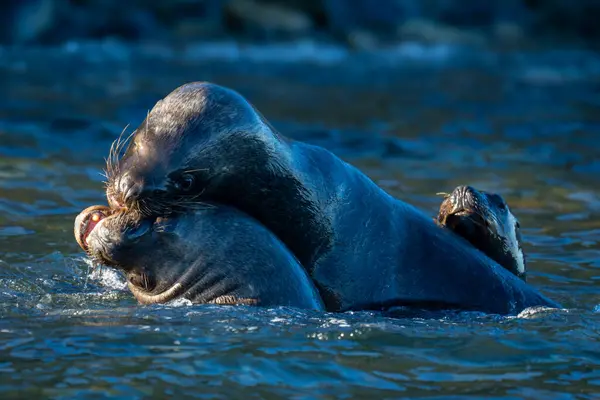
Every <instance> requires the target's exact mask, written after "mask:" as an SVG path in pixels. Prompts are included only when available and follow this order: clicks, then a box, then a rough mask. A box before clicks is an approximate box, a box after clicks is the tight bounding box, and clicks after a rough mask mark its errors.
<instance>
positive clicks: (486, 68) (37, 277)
mask: <svg viewBox="0 0 600 400" xmlns="http://www.w3.org/2000/svg"><path fill="white" fill-rule="evenodd" d="M566 58H568V59H569V60H570V62H569V63H568V64H567V63H566V62H565V59H566ZM574 59H575V60H577V62H573V60H574ZM573 65H576V67H573ZM0 68H1V69H2V73H1V74H0V76H1V78H0V80H1V82H0V83H1V87H2V91H3V96H2V99H3V102H2V104H1V105H0V300H1V304H0V316H1V319H0V392H1V393H2V398H11V397H12V398H14V397H18V396H21V397H27V398H32V397H36V396H42V397H46V398H47V397H51V398H72V397H73V396H77V397H78V398H97V396H107V397H111V396H112V397H115V398H119V397H128V398H147V397H152V396H156V397H161V396H167V395H168V396H172V395H188V396H197V397H201V396H205V395H209V394H214V395H216V396H217V397H219V396H220V397H227V398H247V397H248V392H247V390H249V389H251V390H252V391H253V392H254V393H256V394H258V395H260V396H261V397H266V398H271V397H278V396H284V397H291V396H301V395H314V394H317V393H319V394H322V395H328V394H329V395H336V396H340V395H348V396H353V397H359V396H363V397H364V396H369V397H388V396H393V397H412V396H430V398H435V397H436V396H440V395H441V394H443V396H442V397H443V398H449V396H452V395H457V396H458V395H463V396H473V397H482V398H495V397H497V398H500V397H501V398H536V399H537V398H594V397H595V396H597V393H598V392H600V389H599V388H598V386H599V385H600V372H599V371H600V369H598V365H599V364H600V354H599V352H598V346H597V334H598V330H599V327H600V319H599V317H598V315H597V314H596V313H595V312H594V306H595V305H596V304H598V303H600V295H599V294H598V291H597V289H596V286H597V285H596V282H597V280H598V279H599V278H600V275H599V274H598V268H599V267H600V250H599V247H598V242H599V241H600V222H599V221H600V219H599V218H598V216H599V214H600V198H599V196H600V193H599V192H598V183H599V179H600V178H598V177H599V176H600V161H599V159H598V154H599V153H598V152H599V150H600V142H599V141H598V137H599V134H600V113H599V112H598V111H599V107H600V93H599V92H598V88H599V87H600V86H599V83H600V59H599V58H598V57H597V56H595V55H593V54H584V53H573V54H571V53H562V52H545V53H537V54H535V53H531V54H524V53H521V54H518V53H508V54H496V53H487V52H484V51H481V52H477V53H475V52H461V50H454V49H451V48H444V47H439V48H438V47H431V48H417V47H410V46H408V47H402V48H398V49H395V50H393V51H392V50H389V51H387V52H381V53H378V54H360V53H356V54H353V53H348V52H346V51H345V50H341V49H338V48H334V47H332V48H321V49H315V48H313V47H311V46H308V45H307V46H304V47H303V46H300V47H296V48H279V49H273V48H268V47H255V48H253V47H245V48H238V47H236V46H234V45H229V44H225V45H221V46H216V45H215V46H212V45H205V46H204V47H202V48H199V47H195V48H183V49H181V50H179V51H177V52H175V51H174V50H172V49H164V48H157V47H154V48H153V47H139V48H134V47H124V46H121V45H119V44H116V43H112V44H111V43H109V42H106V43H104V44H79V45H76V44H70V45H68V46H65V47H63V48H61V49H60V51H55V50H53V51H52V50H36V49H29V50H7V49H4V50H2V53H1V57H0ZM194 80H211V81H215V82H217V83H220V84H223V85H227V86H231V87H233V88H235V89H237V90H239V91H240V92H241V93H242V94H243V95H245V96H247V97H248V98H249V99H250V100H251V101H252V102H253V103H254V104H255V105H256V106H257V107H258V108H259V109H260V110H261V111H262V112H263V113H264V114H265V115H266V116H267V118H269V119H270V120H271V121H272V122H273V123H274V125H275V126H276V127H277V128H278V129H280V130H281V131H282V132H284V133H285V134H287V135H289V136H291V137H294V138H297V139H301V140H305V141H307V142H311V143H315V144H319V145H322V146H324V147H327V148H329V149H331V150H333V151H334V152H335V153H336V154H338V155H339V156H341V157H342V158H344V159H346V160H348V161H349V162H351V163H353V164H355V165H357V166H358V167H359V168H361V169H362V170H363V171H364V172H366V173H367V174H368V175H369V176H370V177H372V178H373V179H374V180H375V181H376V182H377V183H378V184H379V185H381V186H382V187H384V188H385V189H386V190H388V191H389V192H390V193H392V194H393V195H395V196H397V197H400V198H402V199H404V200H406V201H408V202H410V203H413V204H415V205H417V206H419V207H421V208H422V209H424V210H426V211H427V212H429V213H431V214H432V215H433V213H434V212H435V211H436V209H437V207H438V205H439V202H440V198H439V197H437V196H435V193H436V192H439V191H447V190H450V189H452V188H453V187H454V186H456V185H458V184H465V183H468V184H472V185H474V186H476V187H478V188H481V189H486V190H492V191H496V192H499V193H501V194H502V195H503V196H504V197H505V198H506V199H507V201H508V203H509V204H511V206H512V208H513V209H514V210H515V213H516V214H517V215H518V217H519V219H520V220H521V225H522V226H523V227H524V241H525V243H524V245H525V250H526V252H527V255H528V259H529V264H528V265H529V270H530V273H529V277H530V278H529V280H530V282H531V284H532V285H535V286H536V287H539V288H540V290H541V291H543V292H544V293H545V294H546V295H548V296H549V297H551V298H554V299H557V300H558V301H560V302H561V303H562V304H564V305H565V306H566V307H567V310H564V311H561V312H554V313H547V312H538V313H529V314H524V315H521V316H519V317H518V318H500V317H497V316H489V315H487V316H486V315H481V314H476V313H475V314H473V313H471V314H458V315H430V316H428V317H427V318H423V317H420V318H419V317H416V318H408V317H407V316H402V315H396V317H397V318H391V317H390V316H383V315H377V314H374V313H367V312H362V313H344V314H339V315H335V314H315V313H310V312H300V311H298V310H293V309H284V308H282V309H249V308H246V307H214V306H189V305H187V304H184V303H183V304H171V305H164V306H153V307H140V306H138V305H136V303H135V302H134V301H133V299H132V297H131V295H130V294H129V293H128V292H127V291H126V289H125V287H124V284H123V281H122V279H121V278H120V277H119V276H118V275H117V274H116V273H114V272H112V271H111V270H108V269H103V270H97V269H96V270H92V269H90V267H89V265H88V264H87V263H86V262H85V261H84V258H83V254H82V252H81V251H80V250H79V248H78V246H77V244H76V243H75V241H74V239H73V234H72V223H73V219H74V217H75V215H76V214H77V213H78V212H79V211H80V210H81V209H83V208H84V207H86V206H88V205H90V204H97V203H102V202H104V196H103V187H102V179H103V178H102V176H101V172H102V168H103V162H104V161H103V157H105V156H106V154H107V153H108V149H109V147H110V143H111V141H112V140H113V139H114V138H115V137H116V136H117V135H118V134H119V133H121V131H122V129H123V127H125V126H126V125H127V124H130V127H131V128H130V129H132V128H133V127H135V126H136V125H137V124H138V123H139V122H141V120H142V119H143V117H144V116H145V114H146V112H147V111H148V109H149V108H151V107H152V106H153V105H154V103H155V102H156V101H157V100H158V99H159V98H161V97H163V96H164V95H165V94H167V93H168V92H169V91H171V90H172V89H173V88H175V87H177V86H179V85H181V84H182V83H185V82H188V81H194ZM457 279H460V277H457ZM442 397H439V398H442Z"/></svg>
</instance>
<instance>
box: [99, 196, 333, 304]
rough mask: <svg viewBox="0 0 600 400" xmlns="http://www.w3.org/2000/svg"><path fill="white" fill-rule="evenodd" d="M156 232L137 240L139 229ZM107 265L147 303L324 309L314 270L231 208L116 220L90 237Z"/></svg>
mask: <svg viewBox="0 0 600 400" xmlns="http://www.w3.org/2000/svg"><path fill="white" fill-rule="evenodd" d="M140 225H141V226H143V227H144V228H148V229H149V230H148V231H147V232H146V230H145V229H144V230H143V231H144V232H146V233H145V234H144V235H142V236H141V237H139V238H136V239H134V240H132V239H130V238H129V236H128V233H127V232H129V231H130V230H131V229H135V228H136V227H139V226H140ZM89 243H90V249H89V254H90V255H92V257H94V258H95V259H96V260H97V261H98V262H99V263H102V264H106V265H110V266H112V267H114V268H117V269H119V270H121V271H122V272H124V273H125V275H126V277H127V280H128V284H129V288H130V290H131V291H132V293H133V294H134V296H135V297H136V298H137V299H138V301H140V303H142V304H152V303H164V302H167V301H171V300H174V299H177V298H180V297H183V298H186V299H188V300H190V301H192V302H194V303H216V304H253V305H259V306H266V307H274V306H291V307H298V308H309V309H314V310H322V309H323V305H322V302H321V299H320V297H319V295H318V292H317V290H316V288H315V287H314V285H313V284H312V282H311V281H310V278H309V277H308V275H307V273H306V271H304V269H303V268H302V266H301V265H300V264H299V263H298V261H297V260H296V259H295V258H294V257H293V255H292V254H291V253H290V252H289V251H288V250H287V249H286V248H285V246H284V245H283V244H282V243H281V242H280V241H279V240H278V239H277V238H276V237H275V236H274V235H273V234H271V233H270V232H269V231H268V230H267V229H265V228H264V227H263V226H262V225H260V224H259V223H257V222H256V221H255V220H253V219H252V218H250V217H248V216H246V215H244V214H242V213H241V212H239V211H237V210H234V209H231V208H228V207H213V208H210V209H204V210H199V211H193V212H190V213H187V214H184V215H179V216H176V217H172V218H159V219H157V220H156V221H152V220H150V221H149V220H141V221H140V220H138V221H134V219H131V218H129V217H127V214H126V213H116V214H114V215H112V216H110V217H108V218H106V219H104V220H103V221H102V222H101V223H99V224H98V225H97V226H96V228H95V229H94V230H93V231H92V233H91V234H90V237H89Z"/></svg>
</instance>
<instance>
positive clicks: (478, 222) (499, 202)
mask: <svg viewBox="0 0 600 400" xmlns="http://www.w3.org/2000/svg"><path fill="white" fill-rule="evenodd" d="M458 212H461V215H457V213H458ZM436 221H437V223H438V224H439V225H441V226H443V227H446V228H448V229H450V230H452V231H453V232H454V233H456V234H457V235H459V236H462V237H463V238H465V239H466V240H468V241H469V243H471V244H472V245H473V246H475V247H476V248H478V249H479V250H481V251H482V252H484V253H485V254H486V255H487V256H488V257H490V258H491V259H493V260H494V261H496V262H497V263H498V264H500V265H501V266H503V267H504V268H506V269H507V270H508V271H510V272H511V273H513V274H514V275H516V276H518V277H519V278H521V279H523V280H525V281H526V280H527V270H526V257H525V254H524V253H523V250H522V243H521V233H520V226H519V223H518V220H517V219H516V217H515V216H514V215H513V213H512V212H511V210H510V207H509V206H508V204H506V201H505V200H504V199H503V198H502V197H501V196H500V195H498V194H495V193H487V192H484V191H480V190H477V189H475V188H473V187H470V186H459V187H457V188H455V189H454V190H453V191H452V193H450V194H446V195H445V198H444V201H443V202H442V204H441V205H440V209H439V213H438V216H437V218H436Z"/></svg>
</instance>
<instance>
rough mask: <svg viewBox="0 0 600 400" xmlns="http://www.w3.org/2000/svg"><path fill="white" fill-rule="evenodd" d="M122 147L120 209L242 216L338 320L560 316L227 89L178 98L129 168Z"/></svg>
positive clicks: (115, 168) (147, 132) (130, 158)
mask: <svg viewBox="0 0 600 400" xmlns="http://www.w3.org/2000/svg"><path fill="white" fill-rule="evenodd" d="M118 147H119V146H117V149H116V151H115V152H113V157H111V162H110V163H109V168H108V173H109V183H108V187H107V197H108V200H109V203H110V204H111V206H112V207H113V208H116V209H123V210H125V211H124V212H129V213H132V212H134V211H136V212H140V213H141V214H143V215H145V216H160V215H169V214H172V213H177V212H184V211H185V210H186V209H188V208H190V207H193V206H194V204H195V202H197V201H199V200H202V201H212V202H216V203H219V204H226V205H228V206H231V207H235V208H237V209H239V210H241V211H243V212H244V213H246V214H248V215H251V216H252V217H254V218H255V219H257V220H258V221H259V222H260V223H262V224H263V225H264V226H265V227H267V228H268V229H269V230H270V231H271V232H273V233H274V234H275V235H276V236H277V237H278V238H279V239H280V240H281V241H282V242H283V243H284V244H285V245H286V246H287V247H288V248H289V249H290V250H291V251H292V252H293V253H294V255H295V256H296V257H297V259H298V260H299V261H300V262H301V264H302V265H303V266H304V268H305V269H306V270H307V271H308V273H309V274H310V276H311V278H312V280H313V282H314V283H315V285H316V286H317V289H318V290H319V293H320V294H321V297H322V299H323V301H324V303H325V306H326V308H327V309H328V310H330V311H346V310H363V309H370V310H375V309H385V308H388V307H392V306H402V305H415V306H420V307H435V308H458V309H467V310H480V311H485V312H491V313H500V314H509V313H518V312H519V311H521V310H523V309H524V308H527V307H530V306H539V305H543V306H550V307H552V306H557V305H556V303H554V302H552V301H551V300H549V299H547V298H546V297H544V296H542V295H541V294H540V293H538V292H537V291H536V290H535V289H534V288H533V287H531V286H529V285H527V284H526V283H525V282H523V281H522V280H520V279H518V278H517V277H516V276H514V275H513V274H511V273H510V272H508V271H507V270H505V269H504V268H503V267H501V266H500V265H498V264H497V263H496V262H494V261H493V260H491V259H490V258H489V257H487V256H485V255H484V254H483V253H482V252H480V251H479V250H477V249H475V248H474V247H473V246H472V245H471V244H469V243H468V242H467V241H465V240H464V239H463V238H461V237H458V236H457V235H455V234H454V233H453V232H451V231H449V230H447V229H440V227H439V226H437V225H436V224H435V223H434V222H433V221H432V220H431V218H429V217H427V216H426V215H425V214H424V213H422V212H421V211H419V210H418V209H416V208H415V207H413V206H411V205H409V204H407V203H405V202H403V201H401V200H398V199H395V198H393V197H392V196H390V195H389V194H387V193H386V192H385V191H384V190H383V189H381V188H380V187H378V186H377V185H376V184H375V183H374V182H372V181H371V180H370V179H369V178H368V177H367V176H366V175H364V174H363V173H362V172H360V171H359V170H358V169H356V168H355V167H353V166H351V165H350V164H348V163H346V162H344V161H342V160H341V159H339V158H338V157H336V156H335V155H334V154H332V153H331V152H329V151H327V150H326V149H323V148H321V147H317V146H312V145H309V144H305V143H301V142H297V141H292V140H289V139H287V138H285V137H283V136H281V135H280V134H279V133H277V132H276V131H275V130H274V129H273V128H272V127H271V126H270V125H269V124H268V122H267V121H266V120H265V119H264V118H263V117H262V116H261V115H260V114H259V113H258V112H257V111H256V110H255V109H254V108H253V107H252V106H251V105H250V104H249V103H248V102H247V101H246V100H245V99H244V98H243V97H242V96H240V95H239V94H237V93H236V92H234V91H231V90H229V89H226V88H223V87H220V86H217V85H213V84H209V83H191V84H187V85H184V86H182V87H180V88H178V89H176V90H175V91H173V92H172V93H171V94H170V95H168V96H167V97H166V98H164V99H163V100H161V101H159V102H158V103H157V104H156V106H155V107H154V108H153V109H152V111H151V112H150V113H149V115H148V117H147V118H146V120H145V121H144V122H143V123H142V125H141V126H140V127H139V128H138V129H137V130H136V132H135V134H134V135H133V138H132V140H131V143H130V144H129V146H128V148H127V150H126V152H125V154H124V155H123V156H122V157H118V156H119V154H118V153H119V151H118Z"/></svg>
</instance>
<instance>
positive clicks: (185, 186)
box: [175, 174, 194, 192]
mask: <svg viewBox="0 0 600 400" xmlns="http://www.w3.org/2000/svg"><path fill="white" fill-rule="evenodd" d="M192 186H194V175H191V174H183V175H181V177H180V178H179V179H178V180H177V181H176V182H175V187H176V188H177V190H180V191H182V192H187V191H188V190H190V189H191V188H192Z"/></svg>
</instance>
